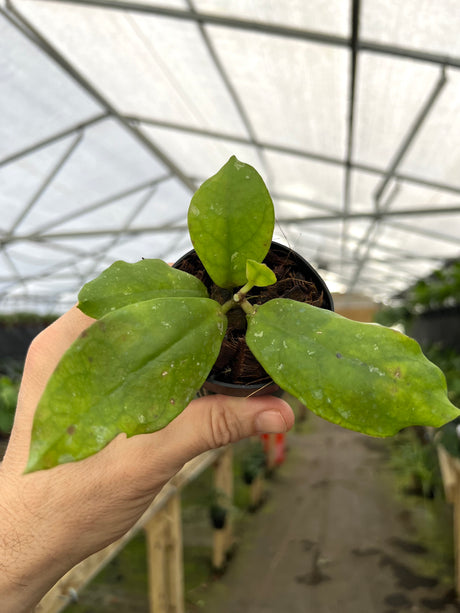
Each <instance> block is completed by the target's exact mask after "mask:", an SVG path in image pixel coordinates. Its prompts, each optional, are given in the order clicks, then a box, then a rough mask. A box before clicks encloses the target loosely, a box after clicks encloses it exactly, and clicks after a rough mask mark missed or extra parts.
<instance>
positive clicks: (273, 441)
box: [261, 432, 286, 466]
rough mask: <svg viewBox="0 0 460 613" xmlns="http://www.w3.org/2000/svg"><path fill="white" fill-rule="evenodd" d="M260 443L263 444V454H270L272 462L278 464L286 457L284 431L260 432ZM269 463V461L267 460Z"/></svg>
mask: <svg viewBox="0 0 460 613" xmlns="http://www.w3.org/2000/svg"><path fill="white" fill-rule="evenodd" d="M261 439H262V443H263V446H264V452H265V455H266V456H267V457H268V456H270V455H271V454H273V455H272V457H273V461H274V464H275V465H276V466H279V465H280V464H282V463H283V462H284V460H285V458H286V435H285V433H284V432H281V433H278V434H262V435H261ZM269 463H270V462H269Z"/></svg>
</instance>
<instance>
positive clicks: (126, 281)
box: [78, 260, 208, 319]
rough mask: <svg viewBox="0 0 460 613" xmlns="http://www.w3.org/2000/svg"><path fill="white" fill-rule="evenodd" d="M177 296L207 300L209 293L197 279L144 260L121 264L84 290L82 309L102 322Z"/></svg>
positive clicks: (79, 298)
mask: <svg viewBox="0 0 460 613" xmlns="http://www.w3.org/2000/svg"><path fill="white" fill-rule="evenodd" d="M174 296H176V297H178V296H182V297H187V296H189V297H197V298H206V297H207V296H208V293H207V290H206V288H205V286H204V285H203V283H201V281H199V280H198V279H197V278H195V277H193V276H192V275H189V274H188V273H186V272H183V271H181V270H176V269H175V268H171V266H168V264H166V263H165V262H163V261H162V260H141V261H140V262H136V263H135V264H128V263H126V262H123V261H121V260H120V261H118V262H114V263H113V264H112V265H111V266H109V268H107V269H106V270H104V272H102V273H101V274H100V275H99V276H98V277H97V278H96V279H93V281H90V282H89V283H87V284H86V285H84V286H83V287H82V289H81V290H80V293H79V294H78V308H79V309H80V310H81V311H83V313H86V315H89V316H90V317H94V318H96V319H99V318H100V317H103V316H104V315H106V314H107V313H110V312H111V311H115V310H116V309H119V308H121V307H124V306H126V305H128V304H133V303H134V302H142V301H144V300H152V299H153V298H168V297H174Z"/></svg>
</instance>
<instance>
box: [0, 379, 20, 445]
mask: <svg viewBox="0 0 460 613" xmlns="http://www.w3.org/2000/svg"><path fill="white" fill-rule="evenodd" d="M18 389H19V384H18V383H17V382H15V381H13V380H12V379H10V378H9V377H0V432H2V433H4V434H8V433H9V432H11V428H12V427H13V421H14V414H15V411H16V404H17V401H18Z"/></svg>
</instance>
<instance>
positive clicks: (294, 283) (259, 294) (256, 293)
mask: <svg viewBox="0 0 460 613" xmlns="http://www.w3.org/2000/svg"><path fill="white" fill-rule="evenodd" d="M264 263H265V264H267V266H269V267H270V268H271V269H272V270H273V271H274V272H275V274H276V278H277V279H278V281H277V282H276V283H275V284H274V285H270V286H268V287H263V288H259V287H254V288H253V289H252V290H251V291H250V292H249V294H248V299H249V301H250V302H251V303H252V304H262V303H264V302H267V301H268V300H271V299H273V298H289V299H291V300H298V301H299V302H308V303H309V304H313V305H315V306H318V307H320V308H323V309H328V310H330V311H333V310H334V303H333V300H332V296H331V294H330V292H329V289H328V288H327V286H326V284H325V282H324V281H323V279H322V278H321V277H320V275H319V274H318V273H317V272H316V270H315V269H314V268H313V266H311V265H310V264H309V263H308V262H307V261H306V260H305V259H304V258H303V257H302V256H300V255H299V254H298V253H296V252H295V251H293V250H292V249H290V248H289V247H285V246H284V245H281V244H279V243H275V242H272V244H271V247H270V250H269V252H268V254H267V256H266V258H265V260H264ZM174 268H178V269H180V270H184V271H185V272H188V273H189V274H192V275H194V276H195V277H197V278H198V279H200V280H201V281H202V282H203V283H204V285H205V286H206V287H207V289H208V292H209V296H210V297H211V298H212V299H214V300H216V301H217V302H219V303H221V304H223V303H224V302H226V301H227V300H229V299H230V298H231V297H232V295H233V294H234V293H235V291H237V290H238V289H239V288H232V289H222V288H220V287H217V286H216V285H215V284H214V283H213V281H212V279H211V278H210V277H209V275H208V273H207V272H206V270H205V269H204V266H203V264H202V263H201V260H200V259H199V257H198V255H197V254H196V252H195V250H194V249H192V250H191V251H189V252H188V253H186V254H185V255H183V256H182V257H181V258H180V259H179V260H177V262H176V263H175V264H174ZM227 317H228V328H227V332H226V335H225V338H224V342H223V343H222V349H221V352H220V354H219V357H218V358H217V361H216V363H215V365H214V367H213V369H212V370H211V373H210V374H209V377H208V379H207V381H206V382H205V384H204V386H203V388H204V390H205V392H208V393H214V394H225V395H227V396H257V395H262V394H277V393H279V394H281V393H282V390H280V388H279V386H278V385H277V384H276V383H274V381H273V380H272V379H271V378H270V377H269V375H268V374H267V373H266V372H265V371H264V369H263V368H262V366H261V365H260V364H259V362H258V361H257V360H256V359H255V357H254V356H253V355H252V353H251V351H250V350H249V348H248V347H247V345H246V341H245V330H246V316H245V314H244V312H243V311H242V310H241V309H237V308H235V309H231V310H230V311H229V312H228V313H227Z"/></svg>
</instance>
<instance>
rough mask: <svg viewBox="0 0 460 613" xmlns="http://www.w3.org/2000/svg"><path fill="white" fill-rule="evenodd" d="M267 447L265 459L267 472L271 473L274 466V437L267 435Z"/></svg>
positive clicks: (273, 435)
mask: <svg viewBox="0 0 460 613" xmlns="http://www.w3.org/2000/svg"><path fill="white" fill-rule="evenodd" d="M267 437H268V439H267V446H266V448H265V449H266V452H265V453H266V459H267V470H268V472H269V473H271V472H272V471H273V470H274V468H275V466H276V435H275V434H268V435H267Z"/></svg>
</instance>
